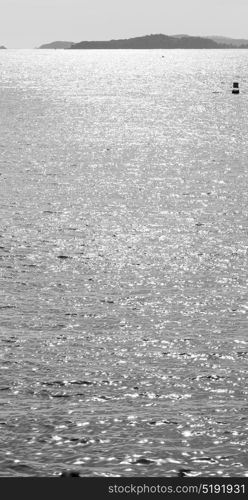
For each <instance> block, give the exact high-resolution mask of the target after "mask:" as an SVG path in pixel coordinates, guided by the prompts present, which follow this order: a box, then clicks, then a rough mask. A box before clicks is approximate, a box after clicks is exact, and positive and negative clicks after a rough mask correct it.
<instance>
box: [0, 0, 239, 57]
mask: <svg viewBox="0 0 248 500" xmlns="http://www.w3.org/2000/svg"><path fill="white" fill-rule="evenodd" d="M247 20H248V0H0V45H1V44H4V45H6V46H7V47H9V48H33V47H35V46H39V45H41V44H42V43H45V42H51V41H54V40H68V41H74V42H79V41H81V40H108V39H111V38H127V37H131V36H139V35H146V34H151V33H164V34H168V35H170V34H171V35H172V34H179V33H187V34H191V35H226V36H232V37H235V38H239V37H244V38H248V23H247Z"/></svg>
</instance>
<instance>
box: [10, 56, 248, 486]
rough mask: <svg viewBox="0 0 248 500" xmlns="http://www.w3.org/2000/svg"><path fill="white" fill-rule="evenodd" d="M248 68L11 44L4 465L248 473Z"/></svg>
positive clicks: (208, 59) (238, 62)
mask: <svg viewBox="0 0 248 500" xmlns="http://www.w3.org/2000/svg"><path fill="white" fill-rule="evenodd" d="M247 74H248V58H247V51H246V50H224V51H222V50H215V51H214V50H212V51H211V50H199V51H198V50H167V51H166V50H150V51H149V50H148V51H146V50H140V51H138V50H137V51H135V50H132V51H131V50H129V51H128V50H126V51H125V50H116V51H104V50H103V51H69V50H68V51H61V50H57V51H49V50H32V51H31V50H30V51H29V50H26V51H24V50H23V51H21V50H19V51H14V50H9V51H1V55H0V113H1V117H0V162H1V168H0V173H1V176H0V183H1V184H0V185H1V188H0V189H1V195H0V213H1V231H0V256H1V257H0V259H1V260H0V263H1V305H0V313H1V318H0V324H1V334H0V344H1V351H0V356H1V363H0V369H1V378H0V409H1V416H0V427H1V449H0V475H1V476H33V475H35V476H48V475H58V474H60V472H61V471H62V470H64V469H67V470H68V469H69V470H70V469H76V470H78V471H79V472H80V474H81V475H82V476H175V475H176V474H177V471H178V469H180V468H187V469H189V470H190V471H191V473H190V474H192V475H195V476H197V475H198V476H204V475H205V476H206V475H207V476H216V475H219V476H244V475H248V456H247V445H248V424H247V417H248V403H247V395H248V339H247V326H248V325H247V312H248V295H247V281H248V266H247V260H248V258H247V257H248V254H247V252H248V204H247V202H248V195H247V190H248V167H247V157H248V139H247V137H248V77H247ZM233 81H239V83H240V95H239V96H236V95H232V92H231V90H232V83H233Z"/></svg>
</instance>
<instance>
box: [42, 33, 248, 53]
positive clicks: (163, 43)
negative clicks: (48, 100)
mask: <svg viewBox="0 0 248 500" xmlns="http://www.w3.org/2000/svg"><path fill="white" fill-rule="evenodd" d="M38 48H39V49H66V50H67V49H69V50H71V49H73V50H76V49H85V50H89V49H248V40H246V39H243V38H240V39H236V38H228V37H223V36H206V37H200V36H191V35H185V34H184V35H171V36H168V35H163V34H159V35H145V36H139V37H135V38H125V39H120V40H107V41H106V40H105V41H82V42H79V43H74V42H61V41H57V42H51V43H46V44H44V45H41V46H40V47H38Z"/></svg>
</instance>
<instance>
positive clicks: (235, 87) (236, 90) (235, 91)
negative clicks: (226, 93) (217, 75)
mask: <svg viewBox="0 0 248 500" xmlns="http://www.w3.org/2000/svg"><path fill="white" fill-rule="evenodd" d="M232 94H239V82H233V89H232Z"/></svg>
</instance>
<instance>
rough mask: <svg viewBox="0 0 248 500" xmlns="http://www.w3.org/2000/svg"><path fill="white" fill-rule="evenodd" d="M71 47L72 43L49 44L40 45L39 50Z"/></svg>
mask: <svg viewBox="0 0 248 500" xmlns="http://www.w3.org/2000/svg"><path fill="white" fill-rule="evenodd" d="M72 45H73V42H60V41H58V42H51V43H45V44H44V45H41V46H40V47H39V49H69V48H71V46H72Z"/></svg>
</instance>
